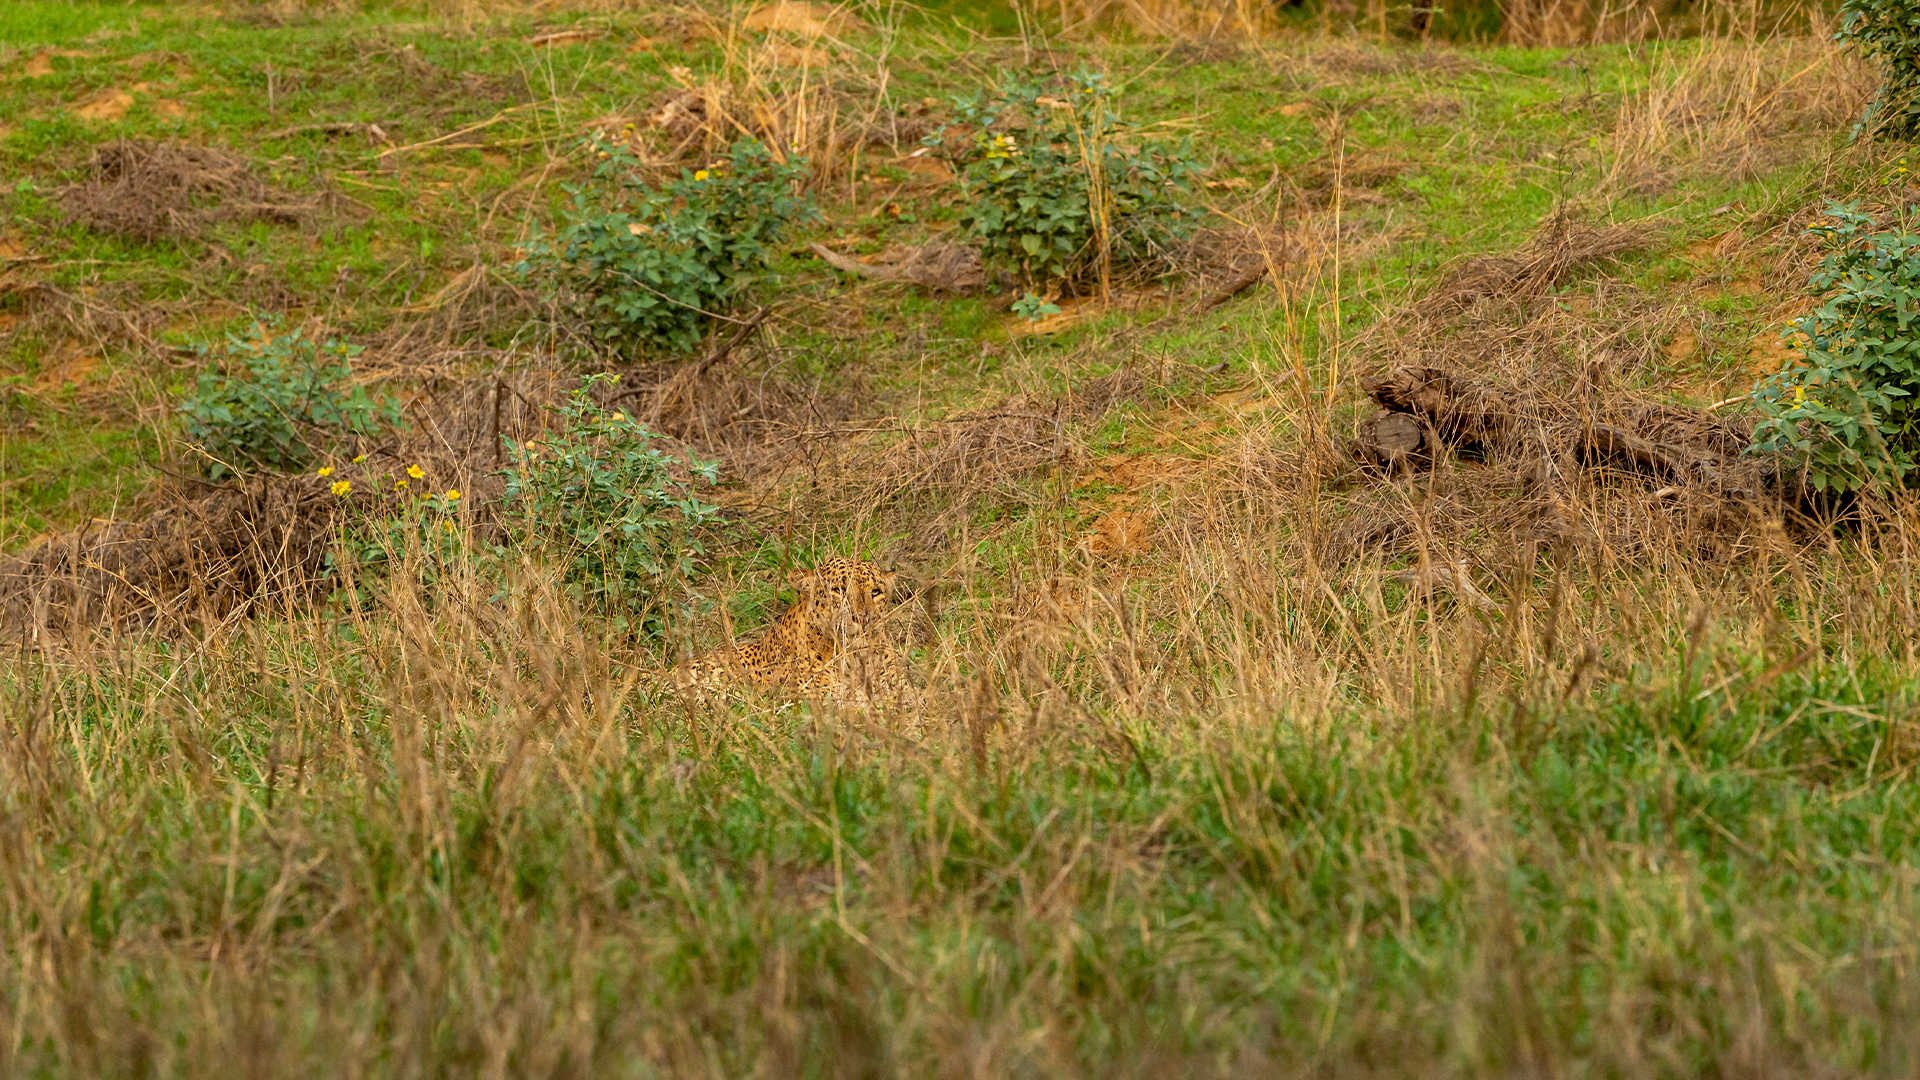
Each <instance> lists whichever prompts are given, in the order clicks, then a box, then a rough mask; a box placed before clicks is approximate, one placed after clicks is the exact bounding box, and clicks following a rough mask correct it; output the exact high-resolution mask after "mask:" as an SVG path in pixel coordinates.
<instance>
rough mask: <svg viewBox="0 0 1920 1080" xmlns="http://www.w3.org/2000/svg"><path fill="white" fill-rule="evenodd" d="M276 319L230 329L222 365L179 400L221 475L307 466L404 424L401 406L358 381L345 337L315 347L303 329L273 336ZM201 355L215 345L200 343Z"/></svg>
mask: <svg viewBox="0 0 1920 1080" xmlns="http://www.w3.org/2000/svg"><path fill="white" fill-rule="evenodd" d="M278 327H279V320H278V319H277V318H271V317H270V318H266V319H261V320H256V321H255V322H254V324H253V327H252V329H251V331H250V332H249V333H248V334H247V335H246V336H245V337H241V336H239V335H235V334H228V335H227V339H226V342H225V344H224V345H221V346H220V347H219V348H218V350H217V352H218V354H219V356H220V359H221V360H222V361H223V363H222V364H221V370H217V371H205V372H202V373H201V374H200V376H199V378H198V380H197V381H196V383H195V386H194V391H193V393H192V394H190V395H188V396H187V398H186V399H185V400H183V401H182V402H181V403H180V408H179V412H180V414H181V416H183V417H184V418H185V420H186V433H187V437H188V438H190V439H192V440H193V441H194V442H195V443H196V444H198V446H199V448H200V450H201V452H202V453H203V454H204V455H205V458H206V469H207V475H208V476H209V477H211V478H212V479H215V480H219V479H221V478H223V477H226V476H231V475H234V474H236V473H240V472H247V471H251V470H256V469H276V470H282V471H292V470H298V469H303V468H305V467H306V466H307V464H308V463H309V462H310V461H312V460H313V459H314V457H315V455H316V454H318V453H319V452H320V451H321V450H322V449H323V448H324V447H326V446H327V445H329V444H332V443H334V442H337V441H339V440H341V439H345V438H351V437H355V436H360V437H364V436H370V435H374V434H377V433H378V432H380V431H382V430H385V429H386V428H389V427H392V426H395V425H398V424H399V423H400V421H401V412H400V407H399V405H398V403H396V402H392V401H379V400H376V399H375V398H374V397H373V396H372V395H370V394H369V393H367V389H366V387H364V386H359V385H357V384H355V383H353V382H352V381H351V379H350V375H351V372H350V370H349V369H348V366H347V361H348V360H349V359H350V358H352V357H353V356H355V355H357V354H358V353H359V352H360V347H359V346H357V345H349V344H347V343H344V342H339V341H328V342H326V343H324V344H316V343H315V342H313V341H310V340H308V339H307V338H305V337H304V336H302V334H301V333H300V331H298V330H295V331H292V332H291V333H286V334H276V333H274V331H275V330H277V329H278ZM198 351H199V352H200V354H201V355H202V356H203V357H204V356H210V355H213V354H214V353H215V352H216V350H215V349H214V348H213V347H211V346H209V345H207V344H205V343H202V344H201V345H200V346H199V347H198Z"/></svg>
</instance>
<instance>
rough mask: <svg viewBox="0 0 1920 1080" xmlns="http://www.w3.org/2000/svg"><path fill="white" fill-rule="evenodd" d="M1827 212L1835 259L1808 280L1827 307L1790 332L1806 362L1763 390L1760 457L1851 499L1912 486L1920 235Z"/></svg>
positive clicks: (1759, 397)
mask: <svg viewBox="0 0 1920 1080" xmlns="http://www.w3.org/2000/svg"><path fill="white" fill-rule="evenodd" d="M1827 212H1828V214H1829V216H1831V217H1832V218H1834V219H1835V221H1836V223H1835V224H1832V225H1825V226H1819V227H1817V228H1816V229H1815V230H1814V231H1816V232H1820V233H1824V234H1825V235H1826V237H1827V239H1828V240H1829V241H1830V242H1831V243H1832V244H1833V245H1834V250H1833V251H1832V252H1830V253H1829V254H1828V255H1827V257H1826V258H1825V259H1824V260H1822V261H1821V263H1820V269H1819V270H1818V271H1816V272H1815V273H1814V275H1813V277H1812V278H1811V279H1809V281H1808V285H1809V286H1810V288H1811V289H1812V291H1813V292H1814V293H1816V294H1824V295H1825V296H1826V299H1825V301H1824V302H1822V303H1821V305H1820V306H1819V307H1818V308H1816V309H1815V310H1813V311H1812V312H1809V313H1808V314H1806V315H1802V316H1801V317H1800V318H1798V319H1795V320H1794V322H1793V327H1792V329H1791V330H1790V331H1789V332H1788V335H1787V336H1788V338H1789V339H1791V340H1793V341H1795V342H1797V343H1798V344H1799V345H1800V348H1801V349H1802V350H1803V352H1804V354H1805V357H1804V362H1803V363H1800V364H1795V365H1792V366H1789V367H1785V368H1782V369H1781V370H1780V371H1778V372H1776V373H1775V374H1773V375H1772V376H1769V377H1768V378H1766V379H1764V380H1762V381H1761V382H1760V384H1759V385H1758V386H1756V387H1755V388H1754V400H1755V401H1756V402H1757V403H1758V404H1759V406H1760V410H1761V413H1762V414H1763V419H1762V420H1761V421H1760V423H1759V426H1758V427H1757V428H1756V429H1755V430H1754V435H1753V440H1754V441H1753V448H1754V450H1755V451H1758V452H1777V453H1787V454H1791V455H1795V456H1797V457H1798V458H1800V460H1801V461H1802V462H1803V464H1804V465H1805V467H1806V470H1807V481H1808V483H1809V484H1810V485H1811V486H1812V487H1813V488H1814V489H1815V490H1816V491H1851V490H1855V489H1858V488H1861V487H1865V486H1867V485H1869V484H1872V483H1875V482H1881V481H1884V482H1889V483H1891V482H1898V481H1900V480H1902V479H1903V478H1905V477H1906V476H1907V474H1908V473H1909V472H1911V471H1912V469H1913V464H1914V456H1915V454H1916V452H1920V409H1916V403H1915V396H1914V395H1915V394H1916V393H1920V325H1917V323H1920V236H1913V235H1910V234H1907V233H1901V232H1875V231H1873V219H1872V218H1870V217H1868V216H1867V215H1865V214H1862V213H1860V212H1858V210H1857V209H1856V208H1855V207H1854V206H1851V205H1848V206H1839V205H1833V204H1830V205H1829V207H1828V211H1827Z"/></svg>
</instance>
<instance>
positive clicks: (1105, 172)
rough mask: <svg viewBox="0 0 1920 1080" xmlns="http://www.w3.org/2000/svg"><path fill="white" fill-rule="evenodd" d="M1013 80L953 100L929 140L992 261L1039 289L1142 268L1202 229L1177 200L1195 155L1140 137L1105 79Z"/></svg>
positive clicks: (1184, 146)
mask: <svg viewBox="0 0 1920 1080" xmlns="http://www.w3.org/2000/svg"><path fill="white" fill-rule="evenodd" d="M1058 83H1059V85H1058V86H1057V87H1054V88H1049V87H1048V86H1047V85H1046V84H1044V83H1039V82H1032V81H1023V80H1013V81H1009V82H1007V83H1005V84H1004V85H1002V86H1001V87H1000V88H999V89H998V90H996V91H994V92H992V93H991V94H977V95H975V96H974V97H972V98H966V99H955V101H954V106H955V109H956V118H955V120H956V122H955V124H952V125H948V126H946V127H943V128H941V129H940V130H939V131H937V132H935V133H933V134H931V135H929V136H928V137H927V139H926V142H927V144H928V145H929V146H933V147H938V148H940V150H941V151H942V152H943V153H944V154H945V155H946V156H947V157H948V159H949V160H950V161H951V162H952V164H953V166H954V170H955V172H957V173H958V174H959V175H960V177H961V179H962V181H963V183H964V184H965V186H966V192H967V196H968V200H969V202H968V205H967V206H966V208H965V209H963V210H962V211H961V214H960V219H959V220H960V224H961V226H963V227H964V228H965V229H966V230H967V231H968V232H970V233H971V234H973V236H974V237H976V238H977V239H978V240H979V242H980V245H981V251H982V254H983V256H984V257H985V258H986V260H987V262H988V263H989V265H992V266H995V267H998V268H1000V269H1003V270H1006V271H1009V272H1011V273H1012V274H1014V275H1015V276H1016V277H1017V278H1018V279H1019V280H1020V282H1021V284H1023V285H1025V286H1027V287H1029V288H1032V289H1037V290H1039V291H1042V292H1045V291H1049V289H1050V287H1053V286H1060V285H1064V286H1066V287H1069V288H1071V287H1074V286H1076V285H1078V284H1080V283H1082V282H1083V281H1084V280H1086V279H1087V278H1089V277H1092V276H1096V275H1107V274H1109V273H1111V272H1112V271H1113V270H1115V269H1119V270H1137V269H1139V268H1141V267H1143V266H1147V265H1149V264H1151V263H1152V262H1153V261H1154V260H1156V259H1157V258H1158V257H1160V256H1161V255H1163V254H1164V253H1165V251H1166V250H1167V248H1168V247H1170V246H1171V245H1172V244H1173V243H1175V242H1177V241H1178V240H1180V239H1182V238H1184V237H1186V236H1187V235H1189V234H1190V233H1191V232H1192V231H1193V228H1194V226H1195V225H1197V224H1198V223H1199V215H1198V213H1197V212H1196V211H1194V210H1192V209H1190V208H1188V207H1186V206H1185V205H1184V204H1183V202H1182V200H1183V198H1184V196H1185V195H1186V194H1187V192H1188V191H1189V189H1190V188H1191V185H1192V181H1193V175H1194V172H1195V170H1196V169H1197V167H1198V166H1197V163H1196V162H1195V161H1194V158H1193V154H1192V148H1191V146H1190V145H1189V144H1188V143H1186V142H1182V143H1180V144H1179V145H1178V146H1174V147H1169V146H1166V145H1164V144H1161V143H1157V142H1153V141H1151V140H1144V139H1140V138H1139V137H1138V136H1137V134H1136V133H1134V132H1133V131H1132V130H1131V129H1130V128H1129V127H1128V126H1127V125H1126V124H1125V123H1123V122H1122V121H1121V119H1120V117H1119V114H1118V112H1117V111H1116V110H1115V99H1116V97H1117V91H1116V90H1115V88H1114V87H1113V85H1112V84H1111V83H1110V82H1108V80H1107V78H1106V76H1104V75H1101V74H1098V73H1094V72H1081V73H1080V74H1077V75H1072V76H1067V77H1064V78H1062V79H1061V80H1058Z"/></svg>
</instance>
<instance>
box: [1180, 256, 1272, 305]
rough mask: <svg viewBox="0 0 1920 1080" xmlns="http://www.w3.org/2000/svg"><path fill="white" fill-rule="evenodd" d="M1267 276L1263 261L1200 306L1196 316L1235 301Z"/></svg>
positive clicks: (1265, 265)
mask: <svg viewBox="0 0 1920 1080" xmlns="http://www.w3.org/2000/svg"><path fill="white" fill-rule="evenodd" d="M1266 276H1267V264H1266V263H1265V262H1264V261H1263V262H1261V264H1260V265H1259V266H1258V267H1256V268H1254V269H1253V270H1249V271H1248V272H1246V273H1244V274H1241V275H1240V276H1239V277H1237V278H1234V279H1233V280H1232V281H1231V282H1229V283H1228V284H1227V287H1226V288H1224V289H1221V290H1220V291H1219V292H1217V293H1214V294H1213V295H1212V296H1209V297H1207V299H1206V300H1205V301H1204V302H1203V303H1202V304H1201V305H1200V308H1199V310H1198V311H1196V312H1194V314H1196V315H1198V314H1202V313H1204V312H1208V311H1212V310H1213V309H1214V308H1217V307H1219V306H1220V305H1221V304H1224V303H1226V302H1227V301H1229V300H1231V299H1233V298H1234V297H1236V296H1239V295H1240V294H1241V293H1243V292H1246V291H1247V290H1248V289H1251V288H1253V285H1254V283H1255V282H1257V281H1259V280H1260V279H1261V278H1263V277H1266Z"/></svg>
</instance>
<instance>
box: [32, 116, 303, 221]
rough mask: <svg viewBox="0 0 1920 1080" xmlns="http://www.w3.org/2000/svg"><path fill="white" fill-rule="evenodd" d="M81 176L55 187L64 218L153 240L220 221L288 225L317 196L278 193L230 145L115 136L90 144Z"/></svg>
mask: <svg viewBox="0 0 1920 1080" xmlns="http://www.w3.org/2000/svg"><path fill="white" fill-rule="evenodd" d="M87 172H88V176H87V178H86V179H85V180H83V181H81V182H80V183H78V184H74V185H72V186H70V187H68V188H67V189H66V190H65V191H64V192H62V201H63V202H64V203H65V205H66V209H67V213H68V214H69V215H70V217H71V218H72V219H73V220H75V221H78V222H80V223H82V224H84V225H86V226H87V227H88V228H90V229H94V230H96V231H98V232H106V233H114V234H117V235H121V236H130V237H133V238H135V239H138V240H143V241H147V242H152V241H155V240H159V239H162V238H164V237H176V236H187V237H198V236H200V235H202V234H203V233H204V232H205V230H206V228H207V226H209V225H211V224H214V223H216V222H223V221H271V222H278V223H281V224H286V225H295V224H299V223H301V222H303V221H306V220H307V219H309V218H310V217H311V216H312V215H313V214H314V213H315V211H316V210H317V209H318V203H317V201H316V200H313V199H308V198H301V197H298V196H294V195H292V194H290V193H287V192H284V191H280V190H278V189H276V188H275V187H274V186H273V185H271V184H269V183H268V182H266V181H265V180H263V179H261V178H260V176H259V175H258V174H257V173H256V171H255V169H254V166H253V164H252V162H250V161H249V160H248V159H247V158H245V157H243V156H241V155H239V154H236V153H234V152H232V151H230V150H222V149H220V148H218V147H211V146H189V145H187V144H185V143H176V142H149V141H144V140H137V139H122V140H120V141H118V142H114V143H108V144H106V145H103V146H100V147H98V148H96V149H95V150H94V153H93V158H92V159H91V160H90V161H89V162H88V163H87Z"/></svg>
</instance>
